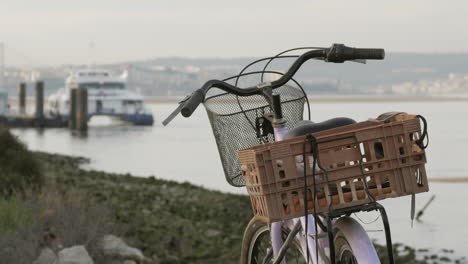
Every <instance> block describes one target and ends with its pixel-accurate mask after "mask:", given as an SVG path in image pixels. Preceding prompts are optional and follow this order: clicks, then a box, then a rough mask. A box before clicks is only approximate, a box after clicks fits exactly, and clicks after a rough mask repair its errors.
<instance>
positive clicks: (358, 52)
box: [351, 48, 385, 60]
mask: <svg viewBox="0 0 468 264" xmlns="http://www.w3.org/2000/svg"><path fill="white" fill-rule="evenodd" d="M352 57H353V58H351V59H352V60H383V59H384V58H385V50H384V49H356V48H354V49H353V54H352Z"/></svg>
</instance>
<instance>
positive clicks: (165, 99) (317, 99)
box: [8, 95, 468, 105]
mask: <svg viewBox="0 0 468 264" xmlns="http://www.w3.org/2000/svg"><path fill="white" fill-rule="evenodd" d="M184 98H185V96H145V99H144V102H145V103H150V104H151V103H162V104H164V103H171V104H172V103H178V102H179V101H181V100H182V99H184ZM308 98H309V102H314V103H341V102H345V103H371V102H468V97H455V96H376V95H370V96H366V95H358V96H354V95H350V96H343V95H337V96H333V95H309V96H308ZM45 101H46V102H47V98H46V100H45ZM8 103H9V104H10V105H17V104H18V98H16V97H14V98H9V99H8ZM26 103H27V104H34V97H32V96H28V97H26Z"/></svg>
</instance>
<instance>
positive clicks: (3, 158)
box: [0, 126, 44, 196]
mask: <svg viewBox="0 0 468 264" xmlns="http://www.w3.org/2000/svg"><path fill="white" fill-rule="evenodd" d="M43 182H44V177H43V175H42V173H41V169H40V166H39V163H38V161H37V160H36V159H35V157H34V154H33V153H32V152H30V151H28V149H27V148H26V146H25V145H24V144H23V143H21V142H20V141H19V140H18V138H17V137H15V136H14V135H12V134H11V133H10V131H9V130H8V129H7V128H6V127H3V126H0V196H10V195H11V194H12V193H13V192H15V191H17V192H23V191H24V190H25V189H26V188H29V187H31V188H38V187H40V186H41V185H42V184H43Z"/></svg>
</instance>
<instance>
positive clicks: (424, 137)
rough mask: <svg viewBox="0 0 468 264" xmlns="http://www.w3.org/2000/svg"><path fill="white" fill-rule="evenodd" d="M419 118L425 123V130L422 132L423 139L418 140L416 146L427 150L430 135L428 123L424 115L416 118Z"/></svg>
mask: <svg viewBox="0 0 468 264" xmlns="http://www.w3.org/2000/svg"><path fill="white" fill-rule="evenodd" d="M416 117H417V118H419V119H421V121H422V122H423V124H424V128H423V132H422V135H421V137H420V138H419V139H418V140H416V144H417V145H418V146H419V147H420V148H422V149H426V148H427V146H428V145H429V134H428V132H427V121H426V118H424V117H423V116H422V115H417V116H416ZM426 137H427V142H426V144H424V139H426Z"/></svg>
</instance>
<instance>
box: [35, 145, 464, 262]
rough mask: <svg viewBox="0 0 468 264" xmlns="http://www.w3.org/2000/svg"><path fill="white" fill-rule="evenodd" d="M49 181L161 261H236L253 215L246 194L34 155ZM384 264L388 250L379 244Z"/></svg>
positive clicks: (433, 258) (447, 258)
mask: <svg viewBox="0 0 468 264" xmlns="http://www.w3.org/2000/svg"><path fill="white" fill-rule="evenodd" d="M36 156H37V157H38V159H39V160H40V162H41V164H43V166H44V169H45V170H46V172H47V173H46V175H47V176H46V179H47V181H49V182H51V183H54V184H56V185H57V186H59V188H62V189H63V190H67V189H68V188H76V189H79V190H82V191H84V192H86V193H88V194H91V195H92V196H94V197H96V198H97V200H98V201H101V202H104V203H106V204H107V205H109V206H111V207H112V208H113V210H115V212H116V221H118V222H121V223H123V224H126V225H127V226H128V229H127V230H128V231H127V232H126V237H128V238H129V239H130V240H131V241H132V243H133V244H132V245H133V246H135V247H137V248H140V249H141V250H142V251H143V253H144V254H145V256H148V257H149V258H151V259H154V260H157V261H158V263H238V259H239V253H240V246H241V242H242V235H243V231H244V228H245V226H246V224H247V222H248V221H249V219H250V218H251V217H252V213H251V208H250V202H249V199H248V197H247V196H244V195H235V194H227V193H221V192H218V191H211V190H207V189H204V188H201V187H198V186H195V185H192V184H190V183H177V182H173V181H166V180H160V179H156V178H153V177H151V178H139V177H133V176H131V175H128V174H126V175H120V174H112V173H106V172H102V171H87V170H82V169H80V165H81V164H83V163H85V162H87V160H86V159H84V158H77V157H67V156H62V155H54V154H48V153H36ZM377 250H378V252H379V255H381V256H382V259H383V263H386V261H387V260H386V259H385V256H386V248H385V247H383V246H379V245H377ZM394 251H395V255H396V257H397V262H396V263H420V264H424V263H465V259H455V258H454V257H452V256H451V254H452V253H453V252H452V251H450V250H441V251H439V252H433V251H431V250H429V249H414V248H411V247H408V246H405V245H402V244H395V245H394Z"/></svg>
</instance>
